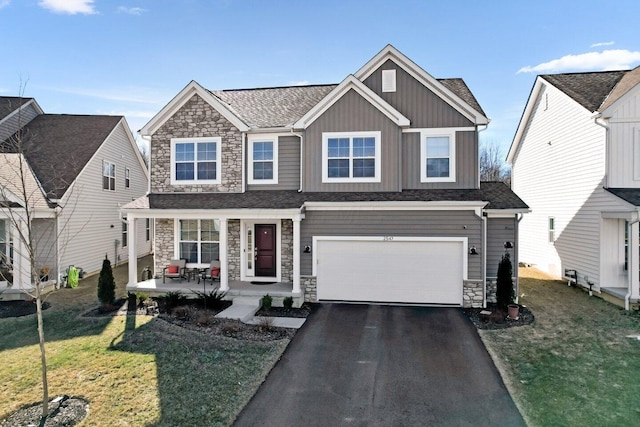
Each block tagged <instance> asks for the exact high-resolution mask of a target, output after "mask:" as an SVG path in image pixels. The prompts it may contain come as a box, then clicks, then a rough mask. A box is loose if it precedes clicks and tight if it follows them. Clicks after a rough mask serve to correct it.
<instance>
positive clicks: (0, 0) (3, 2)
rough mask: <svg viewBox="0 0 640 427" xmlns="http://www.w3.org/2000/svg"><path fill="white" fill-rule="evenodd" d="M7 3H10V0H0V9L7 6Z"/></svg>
mask: <svg viewBox="0 0 640 427" xmlns="http://www.w3.org/2000/svg"><path fill="white" fill-rule="evenodd" d="M9 3H11V0H0V9H2V8H3V7H7V6H9Z"/></svg>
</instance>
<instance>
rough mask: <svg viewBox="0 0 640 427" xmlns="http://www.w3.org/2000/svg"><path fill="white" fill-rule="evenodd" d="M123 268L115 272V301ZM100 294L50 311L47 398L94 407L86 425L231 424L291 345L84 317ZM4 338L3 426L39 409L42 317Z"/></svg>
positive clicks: (87, 292)
mask: <svg viewBox="0 0 640 427" xmlns="http://www.w3.org/2000/svg"><path fill="white" fill-rule="evenodd" d="M139 265H144V262H141V263H140V264H139ZM126 267H127V266H126V264H125V265H122V266H119V267H118V269H117V270H116V283H117V285H118V291H117V295H118V296H122V295H124V294H125V292H124V289H123V287H124V283H125V281H126V279H124V277H125V276H126ZM122 270H124V271H122ZM96 286H97V276H92V277H89V278H87V279H84V280H83V281H81V283H80V286H79V287H78V288H77V289H73V290H71V289H62V290H60V291H58V292H56V293H55V294H53V295H51V296H50V297H49V301H50V302H51V304H52V307H51V308H50V309H48V310H46V311H45V312H44V319H45V320H44V321H45V334H46V338H47V355H48V367H49V384H50V387H49V393H50V395H51V396H56V395H61V394H68V395H75V396H82V397H85V398H86V399H88V400H89V402H90V410H89V415H88V417H87V418H86V419H85V420H84V422H83V423H82V424H81V425H84V426H179V425H198V426H217V425H229V424H230V423H231V422H232V421H233V419H234V418H235V416H236V415H237V413H238V412H239V411H240V410H241V409H242V407H243V406H244V405H245V404H246V402H247V401H248V400H249V399H250V398H251V396H252V395H253V393H254V392H255V390H256V389H257V387H258V386H259V385H260V383H261V382H262V381H263V379H264V377H265V376H266V374H267V373H268V372H269V370H270V369H271V367H272V366H273V365H274V364H275V362H276V361H277V360H278V358H279V357H280V355H281V354H282V352H283V351H284V348H285V347H286V345H287V342H285V341H280V342H273V343H253V342H246V341H239V340H234V339H230V338H223V337H208V336H205V335H203V334H201V333H199V332H195V331H188V330H184V329H182V328H180V327H178V326H175V325H172V324H169V323H166V322H164V321H162V320H158V319H155V318H152V317H147V316H137V317H133V316H130V317H129V316H127V317H125V316H120V317H114V318H93V319H87V318H83V317H79V315H80V314H81V313H82V312H83V311H85V310H87V309H88V308H91V307H95V306H97V305H98V302H97V287H96ZM0 336H1V337H2V339H1V340H0V361H1V362H0V365H1V366H2V369H0V384H1V385H2V386H0V419H1V418H3V417H4V416H6V415H8V414H10V413H11V412H12V411H15V410H16V409H18V408H19V407H21V406H23V405H28V404H31V403H34V402H38V401H39V400H40V399H41V393H42V388H41V379H40V363H39V357H40V356H39V354H40V353H39V349H38V346H37V332H36V318H35V315H31V316H27V317H24V318H15V319H0Z"/></svg>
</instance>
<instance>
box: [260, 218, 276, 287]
mask: <svg viewBox="0 0 640 427" xmlns="http://www.w3.org/2000/svg"><path fill="white" fill-rule="evenodd" d="M255 238H256V240H255V242H256V255H255V257H256V264H255V269H256V270H255V275H256V276H264V277H275V276H276V258H277V256H276V255H277V254H276V225H275V224H256V225H255Z"/></svg>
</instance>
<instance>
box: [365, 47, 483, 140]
mask: <svg viewBox="0 0 640 427" xmlns="http://www.w3.org/2000/svg"><path fill="white" fill-rule="evenodd" d="M394 69H395V70H396V91H395V92H383V91H382V70H394ZM363 83H364V84H365V85H366V86H367V87H369V88H370V89H371V90H373V91H374V92H375V93H377V94H378V95H380V97H382V99H384V100H385V101H387V102H388V103H389V104H391V105H392V106H393V107H394V108H395V109H396V110H398V111H400V112H401V113H402V114H403V115H404V116H405V117H407V118H408V119H409V120H410V121H411V127H412V128H439V127H466V126H474V124H473V123H472V122H471V121H470V120H469V119H467V118H466V117H464V116H463V115H462V114H460V113H459V112H458V111H457V110H456V109H455V108H453V107H452V106H451V105H449V103H447V102H446V101H444V100H443V99H442V98H440V97H439V96H437V95H436V94H435V93H433V92H432V91H431V90H429V89H428V88H426V87H425V86H424V85H423V84H422V83H420V82H419V81H417V80H416V79H415V78H414V77H412V76H411V75H410V74H409V73H407V72H406V71H405V70H404V69H402V68H401V67H400V66H399V65H397V64H396V63H395V62H394V61H393V60H391V59H389V60H387V61H386V62H385V63H384V64H382V65H381V66H380V67H379V68H378V69H377V70H376V71H374V72H373V73H372V74H371V75H370V76H369V77H367V78H366V79H365V80H364V82H363Z"/></svg>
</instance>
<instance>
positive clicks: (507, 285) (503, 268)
mask: <svg viewBox="0 0 640 427" xmlns="http://www.w3.org/2000/svg"><path fill="white" fill-rule="evenodd" d="M512 277H513V266H512V265H511V257H510V256H509V252H506V253H505V254H504V255H503V256H502V259H501V260H500V263H499V264H498V280H497V283H496V285H497V289H496V300H497V302H498V306H499V307H502V308H506V307H507V306H508V305H509V304H513V303H514V302H515V299H516V294H515V291H514V289H513V279H512Z"/></svg>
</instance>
